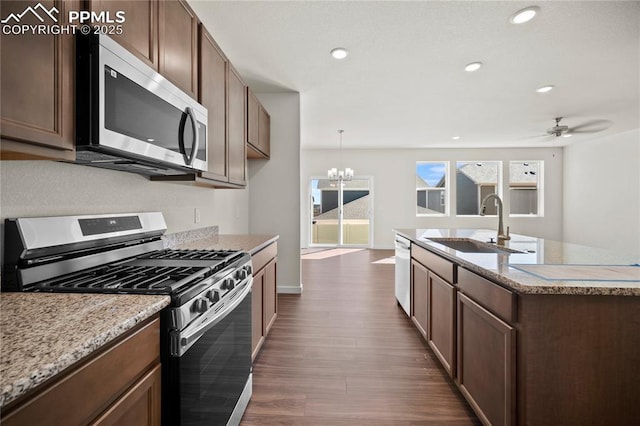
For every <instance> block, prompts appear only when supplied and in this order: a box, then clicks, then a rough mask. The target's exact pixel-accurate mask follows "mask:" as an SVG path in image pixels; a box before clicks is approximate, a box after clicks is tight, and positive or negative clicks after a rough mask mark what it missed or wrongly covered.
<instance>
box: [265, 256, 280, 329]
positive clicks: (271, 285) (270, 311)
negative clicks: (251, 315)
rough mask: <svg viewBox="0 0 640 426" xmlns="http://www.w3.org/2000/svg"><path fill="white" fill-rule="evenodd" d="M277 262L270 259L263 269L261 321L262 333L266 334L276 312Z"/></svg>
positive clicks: (274, 318)
mask: <svg viewBox="0 0 640 426" xmlns="http://www.w3.org/2000/svg"><path fill="white" fill-rule="evenodd" d="M276 273H277V262H276V260H273V261H271V262H270V263H269V264H268V265H267V266H266V267H265V270H264V287H263V295H262V300H263V303H262V309H263V311H264V312H263V322H262V324H263V325H262V327H263V329H262V334H263V335H265V336H266V335H267V333H269V330H271V327H272V326H273V322H274V321H275V320H276V315H277V312H278V297H277V296H278V295H277V288H276Z"/></svg>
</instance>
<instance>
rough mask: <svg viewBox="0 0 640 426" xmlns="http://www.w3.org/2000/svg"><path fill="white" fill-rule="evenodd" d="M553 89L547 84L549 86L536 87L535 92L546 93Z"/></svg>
mask: <svg viewBox="0 0 640 426" xmlns="http://www.w3.org/2000/svg"><path fill="white" fill-rule="evenodd" d="M552 90H553V86H551V85H549V86H542V87H539V88H537V89H536V92H538V93H547V92H550V91H552Z"/></svg>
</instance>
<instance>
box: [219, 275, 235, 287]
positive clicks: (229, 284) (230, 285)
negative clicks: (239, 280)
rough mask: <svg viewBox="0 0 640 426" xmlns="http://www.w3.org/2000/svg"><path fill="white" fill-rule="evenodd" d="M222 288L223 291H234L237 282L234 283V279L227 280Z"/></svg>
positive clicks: (223, 282)
mask: <svg viewBox="0 0 640 426" xmlns="http://www.w3.org/2000/svg"><path fill="white" fill-rule="evenodd" d="M220 287H221V288H222V289H223V290H232V289H233V287H235V282H234V281H233V278H227V279H225V280H224V281H222V285H220Z"/></svg>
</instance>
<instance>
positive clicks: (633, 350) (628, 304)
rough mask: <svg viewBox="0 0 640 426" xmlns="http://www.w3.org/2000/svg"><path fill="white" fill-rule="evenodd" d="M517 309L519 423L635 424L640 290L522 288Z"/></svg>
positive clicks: (639, 388) (639, 403) (639, 414)
mask: <svg viewBox="0 0 640 426" xmlns="http://www.w3.org/2000/svg"><path fill="white" fill-rule="evenodd" d="M518 317H519V318H518V323H517V325H516V327H517V331H518V333H517V336H518V337H517V339H518V341H517V348H518V349H517V362H516V364H517V377H518V380H517V403H516V405H517V407H518V410H517V412H518V414H517V419H518V420H517V422H518V424H520V425H531V426H534V425H551V424H554V425H584V424H590V425H630V424H638V423H637V422H638V419H640V298H638V297H632V296H592V295H584V296H582V295H581V296H577V295H576V296H574V295H520V296H519V297H518Z"/></svg>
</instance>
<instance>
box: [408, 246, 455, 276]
mask: <svg viewBox="0 0 640 426" xmlns="http://www.w3.org/2000/svg"><path fill="white" fill-rule="evenodd" d="M411 257H413V258H414V259H415V260H417V261H418V262H420V263H422V264H423V265H424V266H426V267H427V269H429V270H431V271H433V272H435V273H436V274H437V275H439V276H440V278H443V279H444V280H446V281H448V282H449V283H450V284H455V283H456V264H455V263H453V262H450V261H448V260H447V259H444V258H442V257H440V256H438V255H437V254H434V253H431V252H430V251H429V250H425V249H423V248H422V247H420V246H417V245H415V244H413V243H412V244H411Z"/></svg>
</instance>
